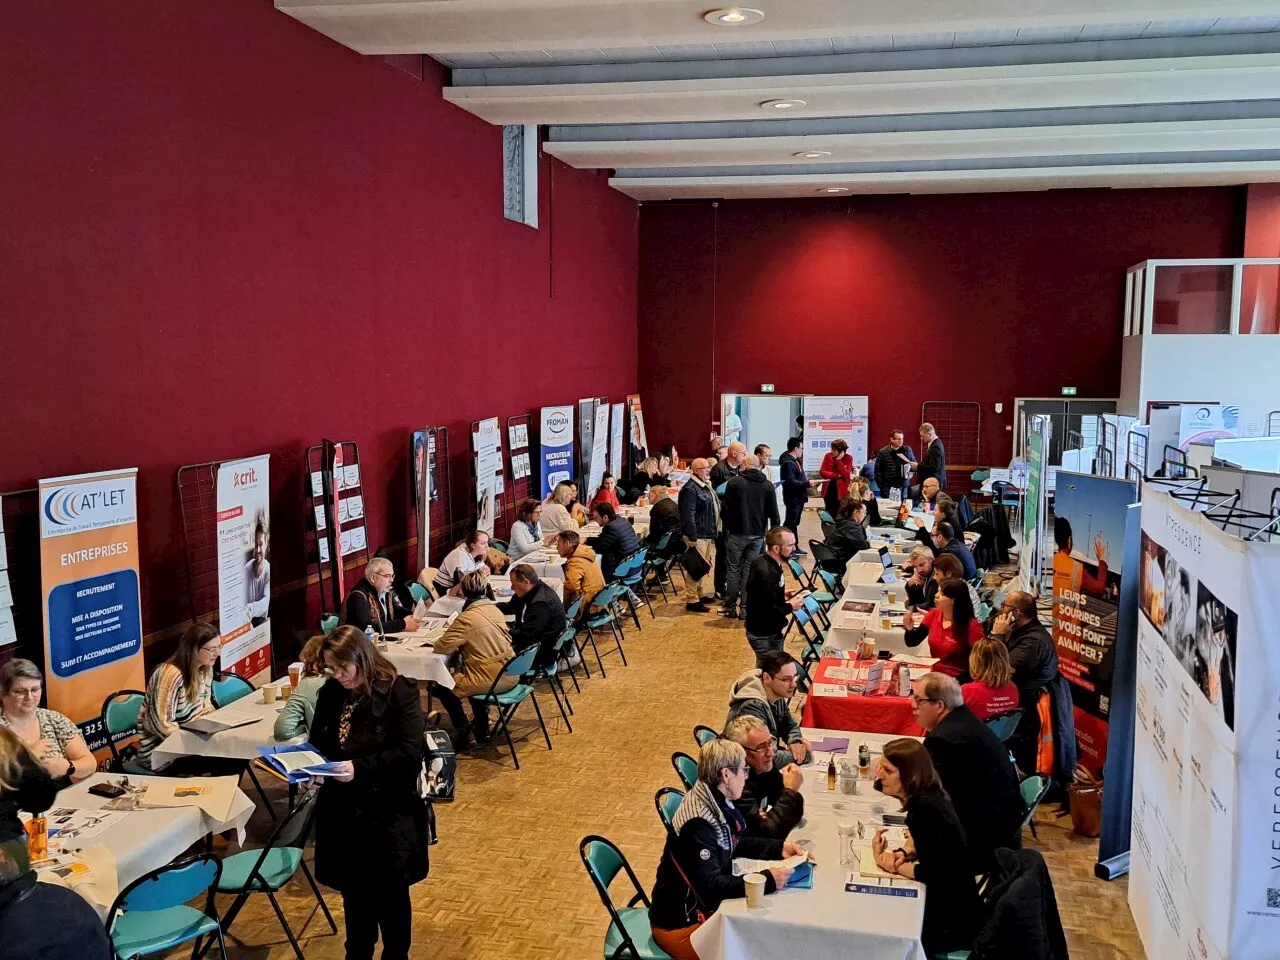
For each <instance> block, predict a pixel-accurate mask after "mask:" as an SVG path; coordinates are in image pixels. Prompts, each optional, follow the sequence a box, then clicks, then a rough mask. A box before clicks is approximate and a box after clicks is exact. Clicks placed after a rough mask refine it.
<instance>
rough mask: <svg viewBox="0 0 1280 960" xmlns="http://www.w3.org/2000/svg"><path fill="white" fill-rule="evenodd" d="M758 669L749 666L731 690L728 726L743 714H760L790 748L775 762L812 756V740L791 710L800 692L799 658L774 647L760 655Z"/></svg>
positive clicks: (726, 721) (802, 761)
mask: <svg viewBox="0 0 1280 960" xmlns="http://www.w3.org/2000/svg"><path fill="white" fill-rule="evenodd" d="M760 664H761V665H760V668H759V669H758V670H748V671H747V672H746V673H744V674H743V675H742V676H740V677H738V679H737V680H735V681H734V682H733V689H732V690H730V691H729V716H728V717H726V718H725V721H724V724H725V726H726V727H727V726H728V725H729V724H730V723H732V722H733V721H734V720H735V719H737V718H738V717H741V716H752V717H758V718H759V719H760V720H761V721H762V722H763V723H764V725H765V726H766V727H768V728H769V732H770V733H771V734H773V735H774V736H775V737H777V738H778V740H779V741H780V742H781V743H782V745H783V746H784V747H785V748H786V749H784V750H780V751H778V759H777V760H776V761H775V766H781V765H785V764H787V763H790V762H791V759H792V758H793V757H794V758H795V762H796V763H804V762H805V761H807V760H808V759H809V741H808V740H806V739H805V738H804V737H803V736H802V735H801V733H800V724H799V723H797V722H796V718H795V717H794V716H793V715H792V713H791V707H790V701H791V698H792V697H793V696H794V695H795V692H796V676H797V671H798V670H799V667H798V666H797V665H796V658H795V657H793V656H791V654H789V653H787V652H786V651H783V650H770V651H769V652H768V653H766V654H764V655H763V656H762V657H761V659H760Z"/></svg>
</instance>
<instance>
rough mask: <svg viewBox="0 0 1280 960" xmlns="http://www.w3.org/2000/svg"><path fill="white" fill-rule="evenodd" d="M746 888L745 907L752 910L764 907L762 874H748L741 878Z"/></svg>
mask: <svg viewBox="0 0 1280 960" xmlns="http://www.w3.org/2000/svg"><path fill="white" fill-rule="evenodd" d="M742 882H743V883H745V884H746V887H747V906H748V907H751V908H752V909H753V910H754V909H755V908H756V907H763V906H764V874H763V873H748V874H747V875H746V876H745V877H743V878H742Z"/></svg>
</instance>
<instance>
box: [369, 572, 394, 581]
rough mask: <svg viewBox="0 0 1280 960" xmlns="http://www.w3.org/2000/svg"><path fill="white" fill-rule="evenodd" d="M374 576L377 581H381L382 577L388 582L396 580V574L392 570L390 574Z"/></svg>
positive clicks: (376, 574)
mask: <svg viewBox="0 0 1280 960" xmlns="http://www.w3.org/2000/svg"><path fill="white" fill-rule="evenodd" d="M374 576H375V577H377V578H378V579H382V578H383V577H386V578H387V579H388V580H394V579H395V578H396V574H395V571H394V570H393V571H391V572H390V573H375V574H374Z"/></svg>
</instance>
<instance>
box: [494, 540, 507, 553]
mask: <svg viewBox="0 0 1280 960" xmlns="http://www.w3.org/2000/svg"><path fill="white" fill-rule="evenodd" d="M489 546H491V547H493V549H495V550H499V551H501V552H502V553H510V552H511V544H509V543H507V541H506V540H494V539H493V538H490V539H489Z"/></svg>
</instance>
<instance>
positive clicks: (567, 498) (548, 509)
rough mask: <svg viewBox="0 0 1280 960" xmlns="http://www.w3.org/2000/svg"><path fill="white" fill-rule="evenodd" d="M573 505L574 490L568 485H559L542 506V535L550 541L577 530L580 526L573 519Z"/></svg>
mask: <svg viewBox="0 0 1280 960" xmlns="http://www.w3.org/2000/svg"><path fill="white" fill-rule="evenodd" d="M572 503H573V488H572V487H571V486H570V485H569V484H567V483H557V484H556V486H555V489H554V490H552V491H551V496H550V498H548V500H547V501H546V503H544V504H543V505H542V520H541V522H540V524H539V526H540V527H541V528H542V535H543V536H544V537H546V538H548V539H550V538H551V537H554V536H555V535H556V534H558V533H564V532H565V531H566V530H577V529H578V527H579V526H580V524H579V523H578V521H576V520H574V519H573V514H572V513H570V512H569V505H570V504H572Z"/></svg>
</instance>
